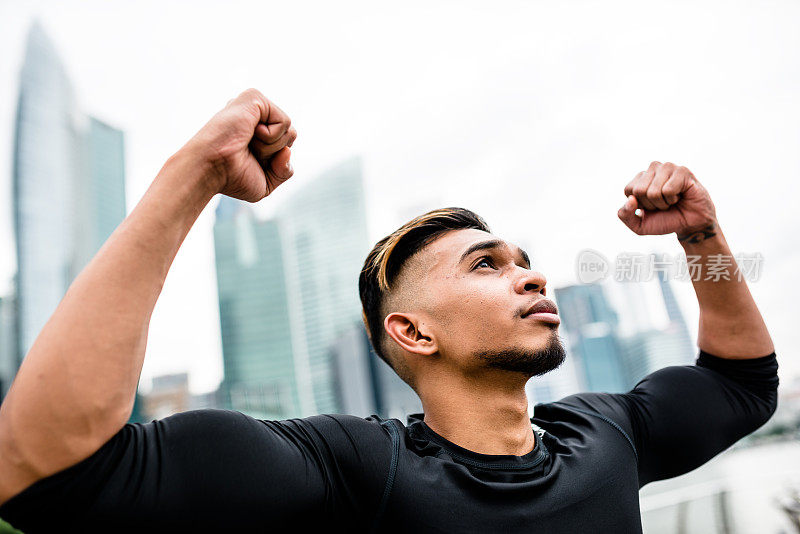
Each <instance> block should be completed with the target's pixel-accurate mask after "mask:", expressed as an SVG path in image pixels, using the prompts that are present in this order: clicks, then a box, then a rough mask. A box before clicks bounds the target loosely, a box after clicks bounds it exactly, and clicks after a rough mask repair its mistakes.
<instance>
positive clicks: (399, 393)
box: [331, 321, 422, 421]
mask: <svg viewBox="0 0 800 534" xmlns="http://www.w3.org/2000/svg"><path fill="white" fill-rule="evenodd" d="M331 351H332V352H333V358H334V361H335V363H336V365H335V369H336V373H337V379H336V381H335V382H336V384H337V386H338V389H339V398H340V409H341V411H342V412H343V413H349V414H352V415H358V416H361V417H365V416H368V415H372V414H378V415H380V416H381V417H393V418H397V419H400V420H401V421H405V419H406V416H407V415H408V414H411V413H418V412H422V402H421V401H420V399H419V397H418V396H417V394H416V393H415V392H414V390H413V389H411V386H409V385H408V384H406V383H405V382H403V380H402V379H401V378H400V377H399V376H397V373H395V372H394V371H393V370H392V368H391V367H389V365H388V364H387V363H386V362H384V361H383V360H381V359H380V358H379V357H378V356H377V355H376V354H375V352H374V351H373V350H372V346H371V345H370V342H369V338H368V337H367V330H366V328H364V323H363V322H362V321H358V323H355V324H354V325H353V326H352V327H351V328H350V330H347V331H345V332H344V333H343V334H342V335H341V336H340V337H339V338H338V339H337V340H336V342H335V343H334V344H333V345H331Z"/></svg>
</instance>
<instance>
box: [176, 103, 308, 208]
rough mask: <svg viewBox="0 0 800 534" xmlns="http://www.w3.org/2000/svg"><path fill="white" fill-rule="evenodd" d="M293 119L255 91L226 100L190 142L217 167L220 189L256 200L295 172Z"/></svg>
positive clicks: (216, 175)
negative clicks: (293, 163) (291, 159)
mask: <svg viewBox="0 0 800 534" xmlns="http://www.w3.org/2000/svg"><path fill="white" fill-rule="evenodd" d="M296 137H297V131H296V130H295V129H294V128H293V127H292V121H291V120H290V119H289V117H288V116H287V115H286V113H284V112H283V110H281V109H280V108H279V107H278V106H276V105H275V104H273V103H272V102H270V101H269V100H267V98H266V97H264V95H262V94H261V93H260V92H259V91H257V90H255V89H248V90H247V91H245V92H243V93H242V94H240V95H239V96H238V97H236V98H235V99H233V100H231V101H230V102H228V104H227V105H226V106H225V108H224V109H222V110H221V111H220V112H219V113H217V114H216V115H214V116H213V117H212V118H211V120H210V121H208V123H206V125H205V126H203V128H202V129H201V130H200V131H199V132H197V134H196V135H195V136H194V137H193V138H192V139H191V140H190V141H189V143H187V146H189V147H191V150H194V151H196V153H197V154H198V155H199V156H200V157H201V158H203V159H204V160H205V161H206V162H207V163H209V164H210V165H211V168H212V169H213V172H212V177H213V179H214V180H216V188H217V189H216V190H217V192H219V193H222V194H223V195H227V196H229V197H233V198H238V199H241V200H246V201H247V202H258V201H259V200H261V199H262V198H264V197H266V196H267V195H269V194H270V193H272V192H273V191H274V190H275V188H276V187H278V186H279V185H281V184H282V183H283V182H285V181H286V180H288V179H289V178H290V177H291V176H292V173H293V170H292V164H291V162H290V161H289V158H290V156H291V150H290V149H289V147H290V146H292V143H294V140H295V138H296Z"/></svg>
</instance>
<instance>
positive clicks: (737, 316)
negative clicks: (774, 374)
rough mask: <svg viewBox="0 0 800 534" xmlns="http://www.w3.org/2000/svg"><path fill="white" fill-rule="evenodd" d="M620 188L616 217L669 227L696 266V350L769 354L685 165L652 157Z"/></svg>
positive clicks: (759, 321)
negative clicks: (639, 211) (620, 202)
mask: <svg viewBox="0 0 800 534" xmlns="http://www.w3.org/2000/svg"><path fill="white" fill-rule="evenodd" d="M625 194H626V195H627V196H628V199H627V201H626V202H625V205H624V206H623V207H622V208H621V209H620V210H619V214H618V215H619V218H620V219H622V221H623V222H624V223H625V224H626V225H627V226H628V227H629V228H630V229H631V230H633V231H634V232H636V233H637V234H640V235H645V234H667V233H671V232H675V233H676V234H677V237H678V241H679V242H680V244H681V245H682V246H683V248H684V250H685V251H686V257H687V260H689V259H692V260H694V261H693V265H697V267H698V270H697V272H695V273H692V284H693V285H694V289H695V293H696V294H697V301H698V303H699V305H700V328H699V330H698V336H697V345H698V346H699V348H700V350H702V351H704V352H707V353H709V354H713V355H715V356H719V357H721V358H727V359H751V358H758V357H761V356H766V355H769V354H772V353H773V352H774V351H775V348H774V346H773V344H772V339H771V338H770V335H769V332H768V331H767V326H766V324H765V323H764V319H763V318H762V317H761V313H760V312H759V311H758V307H757V306H756V303H755V300H753V297H752V295H750V290H749V289H748V288H747V283H746V282H745V280H744V277H743V276H742V273H737V265H736V262H735V261H734V258H733V255H732V254H731V250H730V248H729V247H728V243H727V242H726V241H725V237H724V236H723V234H722V230H721V229H720V227H719V224H718V223H717V217H716V210H715V208H714V204H713V203H712V202H711V197H710V196H709V194H708V191H706V189H705V188H704V187H703V186H702V185H701V184H700V182H699V181H698V180H697V179H696V178H695V177H694V175H693V174H692V173H691V172H690V171H689V169H687V168H686V167H679V166H676V165H673V164H672V163H663V164H662V163H659V162H657V161H654V162H652V163H651V164H650V167H649V168H648V169H647V170H646V171H643V172H641V173H639V174H637V175H636V177H635V178H634V179H633V180H632V181H631V182H630V183H629V184H628V185H626V186H625ZM637 207H638V208H642V210H643V215H642V216H641V217H640V216H637V215H636V214H635V210H636V208H637Z"/></svg>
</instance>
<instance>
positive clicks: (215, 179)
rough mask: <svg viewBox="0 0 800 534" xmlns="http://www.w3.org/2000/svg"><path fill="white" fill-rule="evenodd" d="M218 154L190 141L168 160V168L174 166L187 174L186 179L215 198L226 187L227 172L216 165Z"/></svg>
mask: <svg viewBox="0 0 800 534" xmlns="http://www.w3.org/2000/svg"><path fill="white" fill-rule="evenodd" d="M215 156H216V154H215V153H214V152H213V150H209V149H208V148H207V147H205V146H203V145H202V144H201V143H199V142H197V141H195V140H194V139H190V140H189V141H188V142H187V143H186V144H185V145H184V146H183V147H181V149H180V150H178V151H177V152H176V153H175V154H173V155H172V157H170V158H169V160H167V164H166V165H165V167H167V166H174V167H177V168H180V169H182V171H183V172H185V173H187V176H186V178H187V179H191V180H193V181H194V182H195V184H196V186H197V187H199V188H201V189H202V190H204V191H205V192H206V194H207V195H208V196H209V198H211V197H213V196H214V195H216V194H217V193H219V192H220V191H222V189H223V187H224V186H225V172H224V169H223V168H222V166H221V165H218V164H216V163H215V161H216V159H217V158H216V157H215Z"/></svg>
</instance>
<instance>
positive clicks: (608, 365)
mask: <svg viewBox="0 0 800 534" xmlns="http://www.w3.org/2000/svg"><path fill="white" fill-rule="evenodd" d="M555 299H556V303H557V304H558V310H559V314H560V316H561V321H562V322H561V327H562V330H563V331H564V332H565V334H566V336H567V338H568V339H569V342H570V348H571V351H572V357H574V358H576V360H577V361H578V362H579V363H578V367H580V369H581V370H582V378H583V389H586V390H588V391H609V392H620V391H623V390H624V389H625V385H626V384H625V367H624V360H623V358H624V353H623V350H622V347H621V346H620V342H619V339H618V336H617V332H616V328H617V323H618V317H617V314H616V312H615V311H614V310H613V308H612V307H611V305H610V303H609V302H608V299H607V298H606V296H605V294H604V292H603V288H602V286H600V285H599V284H579V285H573V286H566V287H561V288H557V289H556V290H555ZM568 357H569V356H568Z"/></svg>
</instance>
